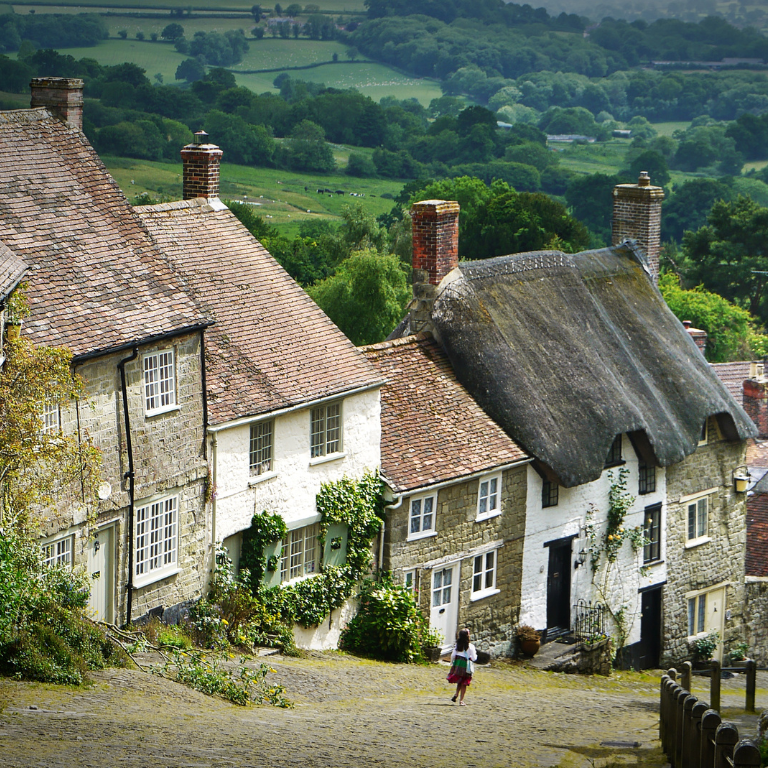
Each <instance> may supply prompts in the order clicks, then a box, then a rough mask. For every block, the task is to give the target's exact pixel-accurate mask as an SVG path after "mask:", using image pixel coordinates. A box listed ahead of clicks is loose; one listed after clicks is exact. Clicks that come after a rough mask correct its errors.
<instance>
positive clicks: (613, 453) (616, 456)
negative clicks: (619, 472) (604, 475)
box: [605, 435, 624, 467]
mask: <svg viewBox="0 0 768 768" xmlns="http://www.w3.org/2000/svg"><path fill="white" fill-rule="evenodd" d="M623 463H624V462H623V460H622V458H621V435H616V437H615V438H614V441H613V443H611V449H610V450H609V451H608V456H606V458H605V466H606V467H615V466H616V465H617V464H623Z"/></svg>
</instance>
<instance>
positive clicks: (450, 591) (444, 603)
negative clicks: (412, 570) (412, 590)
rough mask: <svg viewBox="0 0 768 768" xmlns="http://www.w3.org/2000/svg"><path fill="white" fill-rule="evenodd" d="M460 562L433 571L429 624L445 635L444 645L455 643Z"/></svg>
mask: <svg viewBox="0 0 768 768" xmlns="http://www.w3.org/2000/svg"><path fill="white" fill-rule="evenodd" d="M458 570H459V564H458V563H454V564H453V565H447V566H445V567H444V568H435V569H434V570H433V571H432V607H431V611H430V617H429V625H430V627H431V628H432V629H436V630H438V631H439V632H440V633H441V634H442V636H443V647H444V648H445V647H449V646H452V645H453V642H454V640H455V639H456V622H457V620H458V617H459V584H458Z"/></svg>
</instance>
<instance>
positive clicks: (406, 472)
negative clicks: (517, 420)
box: [363, 334, 527, 493]
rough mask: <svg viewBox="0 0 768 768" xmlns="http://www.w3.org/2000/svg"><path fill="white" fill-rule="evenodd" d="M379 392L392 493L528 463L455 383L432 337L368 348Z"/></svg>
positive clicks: (383, 453) (384, 458) (385, 460)
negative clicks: (379, 380)
mask: <svg viewBox="0 0 768 768" xmlns="http://www.w3.org/2000/svg"><path fill="white" fill-rule="evenodd" d="M363 351H364V352H365V355H366V357H367V358H368V359H369V360H370V361H371V363H373V365H374V366H375V367H376V368H377V369H378V371H379V372H380V374H381V375H382V376H385V377H386V378H387V384H386V385H385V386H384V388H383V389H382V390H381V467H382V474H383V475H384V477H385V478H386V479H387V480H388V481H389V484H390V485H391V486H392V490H393V491H395V492H398V493H402V492H404V491H407V490H411V489H414V488H422V487H424V486H428V485H433V484H435V483H440V482H443V481H445V480H451V479H454V478H460V477H462V476H466V475H471V474H474V473H475V472H482V471H485V470H492V469H494V468H495V467H499V466H502V465H504V464H510V463H513V462H517V461H521V460H524V459H526V458H527V456H526V454H525V452H524V451H523V450H522V449H521V448H520V447H519V446H518V445H517V444H516V443H515V442H514V441H513V440H511V439H510V438H509V437H508V436H507V435H506V433H505V432H504V430H502V429H501V428H500V427H499V426H498V425H497V424H495V423H494V422H493V421H492V420H491V419H490V418H488V416H487V414H486V413H485V412H484V411H483V410H482V408H480V406H479V405H478V404H477V403H476V402H475V401H474V400H473V399H472V397H471V396H470V394H469V393H468V392H467V390H466V389H464V387H462V385H461V384H459V382H458V381H457V379H456V376H455V374H454V373H453V370H452V369H451V364H450V363H449V362H448V358H447V357H446V356H445V354H444V353H443V351H442V350H441V349H440V347H439V346H438V345H437V344H436V343H435V342H434V341H433V340H432V339H431V338H429V337H428V336H425V335H423V334H420V335H418V336H408V337H406V338H404V339H399V340H397V341H385V342H382V343H381V344H372V345H370V346H368V347H363Z"/></svg>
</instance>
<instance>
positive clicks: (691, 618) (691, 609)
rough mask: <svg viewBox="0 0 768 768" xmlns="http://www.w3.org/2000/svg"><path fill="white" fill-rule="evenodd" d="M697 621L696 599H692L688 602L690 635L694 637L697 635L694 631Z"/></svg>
mask: <svg viewBox="0 0 768 768" xmlns="http://www.w3.org/2000/svg"><path fill="white" fill-rule="evenodd" d="M695 619H696V599H695V598H692V599H691V600H689V601H688V634H689V635H693V634H695V633H696V631H695V629H694V621H695Z"/></svg>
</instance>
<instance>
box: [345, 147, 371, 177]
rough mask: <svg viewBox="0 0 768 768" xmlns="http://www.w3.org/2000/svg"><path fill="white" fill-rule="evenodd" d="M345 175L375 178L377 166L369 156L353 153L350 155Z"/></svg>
mask: <svg viewBox="0 0 768 768" xmlns="http://www.w3.org/2000/svg"><path fill="white" fill-rule="evenodd" d="M344 173H346V174H347V176H375V175H376V166H375V165H374V164H373V160H372V159H371V158H370V157H369V156H368V155H361V154H358V153H356V152H352V153H351V154H350V155H349V161H348V162H347V167H346V169H345V171H344Z"/></svg>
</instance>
